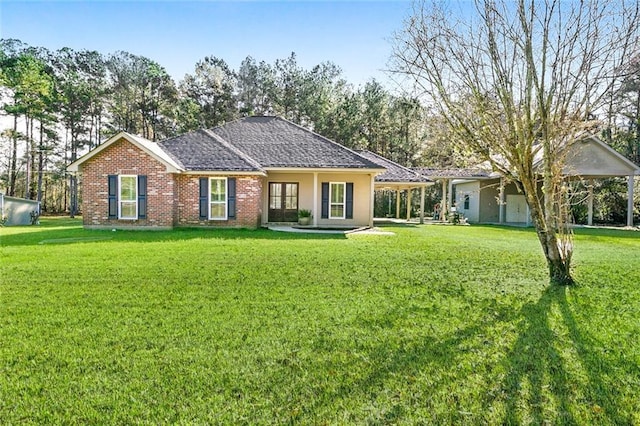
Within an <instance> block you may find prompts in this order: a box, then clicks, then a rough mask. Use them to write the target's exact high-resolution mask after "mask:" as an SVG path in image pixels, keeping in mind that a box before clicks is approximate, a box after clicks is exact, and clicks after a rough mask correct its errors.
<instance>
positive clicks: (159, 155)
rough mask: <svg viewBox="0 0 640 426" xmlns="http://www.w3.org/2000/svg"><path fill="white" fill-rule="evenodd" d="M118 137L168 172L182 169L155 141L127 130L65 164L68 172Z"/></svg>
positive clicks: (176, 171) (73, 170)
mask: <svg viewBox="0 0 640 426" xmlns="http://www.w3.org/2000/svg"><path fill="white" fill-rule="evenodd" d="M120 139H126V140H127V141H128V142H129V143H131V144H133V145H134V146H136V147H137V148H138V149H140V150H141V151H144V152H146V153H147V154H149V155H150V156H151V157H153V158H154V159H155V160H156V161H158V162H160V163H162V164H164V165H165V167H166V168H167V171H168V172H170V173H180V172H182V171H183V169H182V167H180V166H179V165H178V164H177V163H176V162H174V161H173V160H172V159H171V158H170V157H169V156H168V155H166V154H165V153H164V151H162V149H161V148H160V147H159V146H157V144H156V143H155V142H151V141H148V140H146V139H143V138H141V137H138V136H133V135H130V134H129V133H127V132H119V133H117V134H115V135H113V136H112V137H110V138H109V139H107V140H106V141H104V142H103V143H102V144H100V145H98V146H97V147H96V148H94V149H92V150H91V151H89V152H88V153H86V154H85V155H83V156H82V157H80V158H78V159H77V160H76V161H74V162H73V163H71V164H69V165H68V166H67V170H68V171H70V172H78V171H80V166H81V165H82V163H84V162H85V161H87V160H89V159H91V158H93V157H94V156H96V155H97V154H99V153H100V152H102V151H103V150H105V149H106V148H108V147H109V146H111V145H112V144H114V143H115V142H116V141H118V140H120Z"/></svg>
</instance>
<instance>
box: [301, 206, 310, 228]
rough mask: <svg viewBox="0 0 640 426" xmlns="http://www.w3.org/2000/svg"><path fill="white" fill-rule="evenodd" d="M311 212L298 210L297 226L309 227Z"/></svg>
mask: <svg viewBox="0 0 640 426" xmlns="http://www.w3.org/2000/svg"><path fill="white" fill-rule="evenodd" d="M311 217H312V215H311V210H307V209H300V210H298V224H300V225H309V224H310V223H311Z"/></svg>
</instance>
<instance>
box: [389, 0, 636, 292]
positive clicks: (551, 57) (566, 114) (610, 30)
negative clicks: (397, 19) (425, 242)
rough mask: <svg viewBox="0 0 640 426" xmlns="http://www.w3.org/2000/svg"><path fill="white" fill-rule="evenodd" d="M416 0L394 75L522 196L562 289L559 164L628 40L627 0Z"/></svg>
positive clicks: (564, 231)
mask: <svg viewBox="0 0 640 426" xmlns="http://www.w3.org/2000/svg"><path fill="white" fill-rule="evenodd" d="M462 4H463V7H462V8H461V9H460V10H455V9H453V7H454V6H452V4H451V3H447V5H448V6H447V5H443V4H441V3H433V4H431V3H429V4H427V3H426V2H421V3H419V4H417V5H415V7H414V13H413V16H411V17H410V18H409V19H408V20H407V21H406V22H405V27H404V29H403V31H402V32H400V33H399V34H397V36H396V42H395V45H394V68H395V71H397V72H399V73H403V74H406V75H407V76H409V77H411V78H412V79H413V81H414V83H415V85H416V87H418V88H419V89H420V90H421V91H422V92H423V95H424V96H425V97H426V98H427V100H428V102H429V103H430V104H431V105H432V106H433V107H434V108H438V109H439V110H440V113H441V114H442V115H443V117H445V119H446V123H447V127H448V129H449V131H450V132H451V135H452V137H453V138H454V139H455V140H456V141H457V142H459V143H462V144H464V145H466V146H468V147H470V148H472V149H473V151H474V152H475V153H476V154H477V155H479V156H480V158H482V159H484V160H486V161H489V162H490V164H491V165H492V167H493V168H494V170H497V171H500V172H501V173H502V174H503V175H504V176H505V177H506V178H508V179H510V180H512V181H513V182H515V184H516V185H517V187H518V188H519V190H520V191H521V192H523V193H524V195H525V198H526V200H527V204H528V205H529V209H530V212H531V220H532V222H533V224H534V225H535V228H536V231H537V235H538V239H539V240H540V244H541V245H542V249H543V251H544V255H545V257H546V260H547V264H548V267H549V276H550V280H551V282H552V283H556V284H571V283H573V279H572V277H571V271H570V266H571V255H572V252H573V243H572V237H571V232H570V228H569V227H568V221H569V218H568V214H567V211H568V210H567V204H566V197H565V196H566V189H565V188H566V185H564V183H565V182H564V176H563V167H564V161H565V156H566V152H567V148H568V146H569V145H570V143H571V142H572V141H574V140H576V138H578V137H579V136H580V134H581V133H583V132H586V131H589V130H590V129H591V128H592V127H593V126H594V124H596V123H594V120H593V117H594V113H597V112H598V111H599V108H600V107H601V105H602V104H603V103H604V102H606V101H607V97H606V95H607V93H609V92H610V90H612V86H613V85H614V84H617V79H616V78H615V75H614V72H615V70H617V69H619V65H620V63H621V61H622V60H623V59H624V58H625V56H627V54H628V52H629V51H630V50H632V49H635V48H636V46H637V41H638V23H639V21H638V16H639V15H638V13H639V4H638V1H637V0H632V1H631V2H626V1H624V0H611V1H608V0H602V1H600V0H584V1H562V0H544V1H540V0H517V1H510V0H493V1H492V0H476V1H475V2H474V3H473V4H469V3H464V2H462Z"/></svg>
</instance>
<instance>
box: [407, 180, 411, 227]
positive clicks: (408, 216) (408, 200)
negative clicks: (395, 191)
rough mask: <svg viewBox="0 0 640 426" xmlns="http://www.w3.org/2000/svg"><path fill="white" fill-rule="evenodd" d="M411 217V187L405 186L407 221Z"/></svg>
mask: <svg viewBox="0 0 640 426" xmlns="http://www.w3.org/2000/svg"><path fill="white" fill-rule="evenodd" d="M410 219H411V188H407V222H408V221H409V220H410Z"/></svg>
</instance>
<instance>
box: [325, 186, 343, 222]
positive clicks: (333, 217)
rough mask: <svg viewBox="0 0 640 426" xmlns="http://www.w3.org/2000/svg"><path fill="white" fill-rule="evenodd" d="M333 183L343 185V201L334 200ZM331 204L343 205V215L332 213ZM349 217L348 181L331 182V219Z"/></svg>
mask: <svg viewBox="0 0 640 426" xmlns="http://www.w3.org/2000/svg"><path fill="white" fill-rule="evenodd" d="M333 185H341V186H342V202H341V203H334V202H333ZM331 206H342V216H333V215H332V214H331V211H332V210H331ZM346 217H347V183H346V182H329V219H345V218H346Z"/></svg>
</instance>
